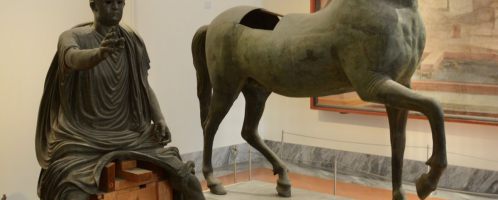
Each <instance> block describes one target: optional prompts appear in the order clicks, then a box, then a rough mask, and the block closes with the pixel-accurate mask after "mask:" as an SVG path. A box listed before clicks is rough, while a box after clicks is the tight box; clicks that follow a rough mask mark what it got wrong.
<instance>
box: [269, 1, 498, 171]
mask: <svg viewBox="0 0 498 200" xmlns="http://www.w3.org/2000/svg"><path fill="white" fill-rule="evenodd" d="M262 5H263V6H264V7H265V8H267V9H269V10H272V11H275V12H280V13H290V12H300V13H307V12H309V10H310V9H309V1H307V0H287V1H285V4H283V3H282V2H281V1H278V0H263V1H262ZM309 107H310V100H309V98H301V99H296V98H287V97H282V96H279V95H276V94H272V95H271V96H270V98H269V100H268V102H267V106H266V110H265V114H264V115H263V119H262V125H263V126H262V127H261V128H260V132H261V133H262V134H263V135H264V137H265V138H266V139H268V140H274V141H280V140H281V132H282V130H284V131H285V132H290V133H295V134H299V135H305V136H306V137H303V136H295V135H289V134H285V135H284V141H285V142H287V143H296V144H302V145H310V146H319V147H326V148H332V149H337V150H344V151H352V152H359V153H365V154H374V155H382V156H390V152H391V151H390V148H389V147H388V146H384V145H385V144H387V145H388V144H389V142H390V140H389V126H388V121H387V117H384V116H366V115H357V114H339V113H335V112H329V111H317V110H311V109H310V108H309ZM310 137H315V138H323V139H313V138H310ZM431 138H432V136H431V132H430V127H429V124H428V122H427V121H426V120H416V119H410V120H409V121H408V127H407V146H408V147H407V148H406V153H405V158H406V159H412V160H419V161H425V160H426V157H427V155H426V154H427V150H426V149H424V148H412V147H411V146H416V147H420V146H422V147H423V146H427V145H431V146H432V139H431ZM446 138H447V151H448V161H449V164H450V165H456V166H465V167H473V168H479V169H489V170H494V171H497V170H498V162H497V161H498V160H497V157H496V154H495V153H494V152H498V127H497V126H486V125H476V124H462V123H451V122H448V123H446ZM328 139H330V140H335V142H334V141H330V140H328ZM338 141H340V142H338ZM364 143H367V144H380V145H366V144H364ZM462 154H463V156H462ZM472 157H477V158H472ZM478 158H479V159H478Z"/></svg>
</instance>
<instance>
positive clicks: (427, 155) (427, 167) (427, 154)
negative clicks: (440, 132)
mask: <svg viewBox="0 0 498 200" xmlns="http://www.w3.org/2000/svg"><path fill="white" fill-rule="evenodd" d="M429 148H430V147H429V145H427V152H426V157H427V159H426V160H429ZM425 168H426V170H427V172H429V170H430V168H429V165H426V166H425Z"/></svg>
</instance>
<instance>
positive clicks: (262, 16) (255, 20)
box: [240, 9, 280, 30]
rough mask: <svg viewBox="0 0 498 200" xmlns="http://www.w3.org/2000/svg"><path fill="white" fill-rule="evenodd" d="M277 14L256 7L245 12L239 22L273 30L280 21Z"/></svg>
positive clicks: (252, 26)
mask: <svg viewBox="0 0 498 200" xmlns="http://www.w3.org/2000/svg"><path fill="white" fill-rule="evenodd" d="M279 16H280V15H278V14H276V13H272V12H268V11H266V10H263V9H256V10H253V11H251V12H249V13H247V14H246V15H245V16H244V18H242V20H241V21H240V24H242V25H244V26H247V27H251V28H255V29H263V30H273V29H274V28H275V26H277V24H278V22H279V21H280V19H279Z"/></svg>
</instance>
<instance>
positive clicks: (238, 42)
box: [192, 0, 447, 199]
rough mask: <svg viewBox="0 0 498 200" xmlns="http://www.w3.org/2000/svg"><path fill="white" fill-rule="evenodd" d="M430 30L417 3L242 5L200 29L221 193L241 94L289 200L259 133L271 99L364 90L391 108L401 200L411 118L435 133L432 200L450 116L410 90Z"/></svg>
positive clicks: (257, 140) (255, 140)
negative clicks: (287, 10)
mask: <svg viewBox="0 0 498 200" xmlns="http://www.w3.org/2000/svg"><path fill="white" fill-rule="evenodd" d="M424 46H425V27H424V24H423V22H422V19H421V17H420V15H419V12H418V2H417V0H334V1H333V2H332V3H330V4H329V5H328V6H327V7H325V8H324V9H322V10H321V11H319V12H316V13H314V14H290V15H285V16H279V15H277V14H274V13H271V12H268V11H265V10H263V9H259V8H254V7H244V6H243V7H235V8H232V9H229V10H227V11H225V12H223V13H222V14H220V15H219V16H218V17H216V18H215V19H214V20H213V21H212V23H211V24H210V25H209V26H203V27H201V28H200V29H199V30H198V31H197V33H196V34H195V36H194V39H193V41H192V53H193V58H194V66H195V68H196V71H197V81H198V83H197V84H198V85H197V86H198V91H197V92H198V97H199V101H200V110H201V123H202V129H203V132H204V157H203V173H204V176H205V178H206V180H207V183H208V186H209V188H210V190H211V192H212V193H214V194H225V193H226V191H225V189H224V188H223V186H222V185H221V183H220V182H219V180H217V179H216V178H215V177H214V176H213V168H212V163H211V156H212V147H213V140H214V136H215V134H216V131H217V129H218V126H219V124H220V123H221V121H222V120H223V118H224V117H225V115H226V114H227V112H228V111H229V109H230V107H231V106H232V104H233V102H234V101H235V100H236V99H237V97H238V96H239V94H240V93H241V92H242V94H243V95H244V97H245V100H246V110H245V118H244V124H243V127H242V137H243V138H244V139H245V140H246V141H247V142H248V143H249V144H250V145H251V146H253V147H254V148H256V149H257V150H258V151H259V152H261V153H262V154H263V155H264V156H265V158H266V159H267V160H268V161H269V162H270V163H271V164H272V166H273V172H274V173H275V174H278V181H277V192H278V194H279V195H280V196H284V197H288V196H291V184H290V181H289V178H288V170H287V167H286V166H285V164H284V163H283V162H282V160H281V159H279V158H278V157H277V156H276V155H275V153H274V152H272V151H271V150H270V149H269V148H268V146H267V145H266V144H265V143H264V142H263V140H262V139H261V137H260V136H259V135H258V124H259V121H260V119H261V115H262V114H263V110H264V107H265V101H266V100H267V98H268V96H269V95H270V94H271V93H272V92H275V93H277V94H280V95H284V96H289V97H310V96H325V95H333V94H341V93H345V92H351V91H356V92H357V93H358V94H359V96H360V97H361V99H362V100H364V101H369V102H376V103H381V104H384V105H385V106H386V110H387V115H388V118H389V127H390V134H391V146H392V179H393V181H392V184H393V199H405V198H406V197H405V194H404V192H403V189H402V166H403V155H404V149H405V128H406V121H407V113H408V110H413V111H418V112H421V113H422V114H424V115H425V116H426V117H427V118H428V120H429V122H430V125H431V129H432V136H433V137H432V138H433V146H434V148H433V152H432V156H431V158H430V159H429V160H428V161H427V165H429V166H430V167H431V168H430V171H429V172H428V173H426V174H423V175H422V176H421V177H420V178H419V179H418V180H417V183H416V186H417V193H418V196H419V197H420V198H421V199H425V198H426V197H427V196H428V195H429V194H430V193H431V192H432V191H434V190H435V189H436V187H437V183H438V181H439V178H440V177H441V175H442V173H443V171H444V169H445V168H446V166H447V158H446V142H445V131H444V116H443V112H442V109H441V107H440V106H439V105H438V103H437V102H435V101H434V100H432V99H431V98H427V97H424V96H422V95H419V94H417V93H415V92H413V91H412V90H411V89H410V79H411V76H412V75H413V73H414V72H415V70H416V68H417V67H418V66H419V65H420V60H421V56H422V52H423V50H424Z"/></svg>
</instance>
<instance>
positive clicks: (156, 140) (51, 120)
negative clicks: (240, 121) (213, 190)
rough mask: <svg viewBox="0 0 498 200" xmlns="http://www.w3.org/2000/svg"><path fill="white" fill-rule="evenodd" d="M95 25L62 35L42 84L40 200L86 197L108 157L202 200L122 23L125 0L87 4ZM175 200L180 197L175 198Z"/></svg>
mask: <svg viewBox="0 0 498 200" xmlns="http://www.w3.org/2000/svg"><path fill="white" fill-rule="evenodd" d="M90 6H91V9H92V11H93V13H94V16H95V21H94V22H93V23H86V24H82V25H79V26H77V27H74V28H72V29H70V30H68V31H66V32H64V33H62V34H61V35H60V38H59V44H58V50H57V53H56V55H55V57H54V59H53V61H52V64H51V66H50V69H49V72H48V74H47V78H46V81H45V88H44V94H43V97H42V102H41V105H40V110H39V116H38V125H37V132H36V154H37V158H38V162H39V164H40V166H41V167H42V170H41V174H40V178H39V182H38V193H39V196H40V198H41V199H43V200H54V199H55V200H58V199H62V200H66V199H71V200H75V199H76V200H78V199H88V198H89V196H90V195H93V194H97V193H99V192H100V191H98V184H99V176H100V174H101V171H102V168H103V167H104V166H105V165H106V164H107V163H109V162H111V161H113V160H131V159H133V160H141V161H146V162H150V163H153V164H154V165H156V166H159V167H161V168H162V169H163V170H164V171H165V174H166V176H167V177H168V179H169V181H170V182H171V183H172V186H173V188H174V190H175V191H177V192H178V193H179V194H180V195H176V196H177V197H178V198H184V199H204V196H203V194H202V191H201V187H200V184H199V181H198V180H197V179H196V177H195V176H194V175H193V174H192V169H193V164H192V163H184V162H182V161H181V158H180V156H179V153H178V150H177V149H176V148H164V146H165V145H166V144H167V143H168V142H169V141H170V139H171V138H170V133H169V130H168V127H167V126H166V122H165V120H164V117H163V114H162V113H161V110H160V108H159V103H158V101H157V99H156V96H155V94H154V92H153V90H152V89H151V87H150V86H149V83H148V79H147V78H148V69H149V58H148V55H147V52H146V49H145V46H144V43H143V42H142V40H141V39H140V37H139V36H138V35H137V34H136V33H135V32H134V31H133V30H131V29H130V28H128V27H126V26H122V25H119V22H120V20H121V17H122V14H123V8H124V6H125V1H124V0H105V1H104V0H95V1H93V0H90ZM178 198H177V199H178Z"/></svg>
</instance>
